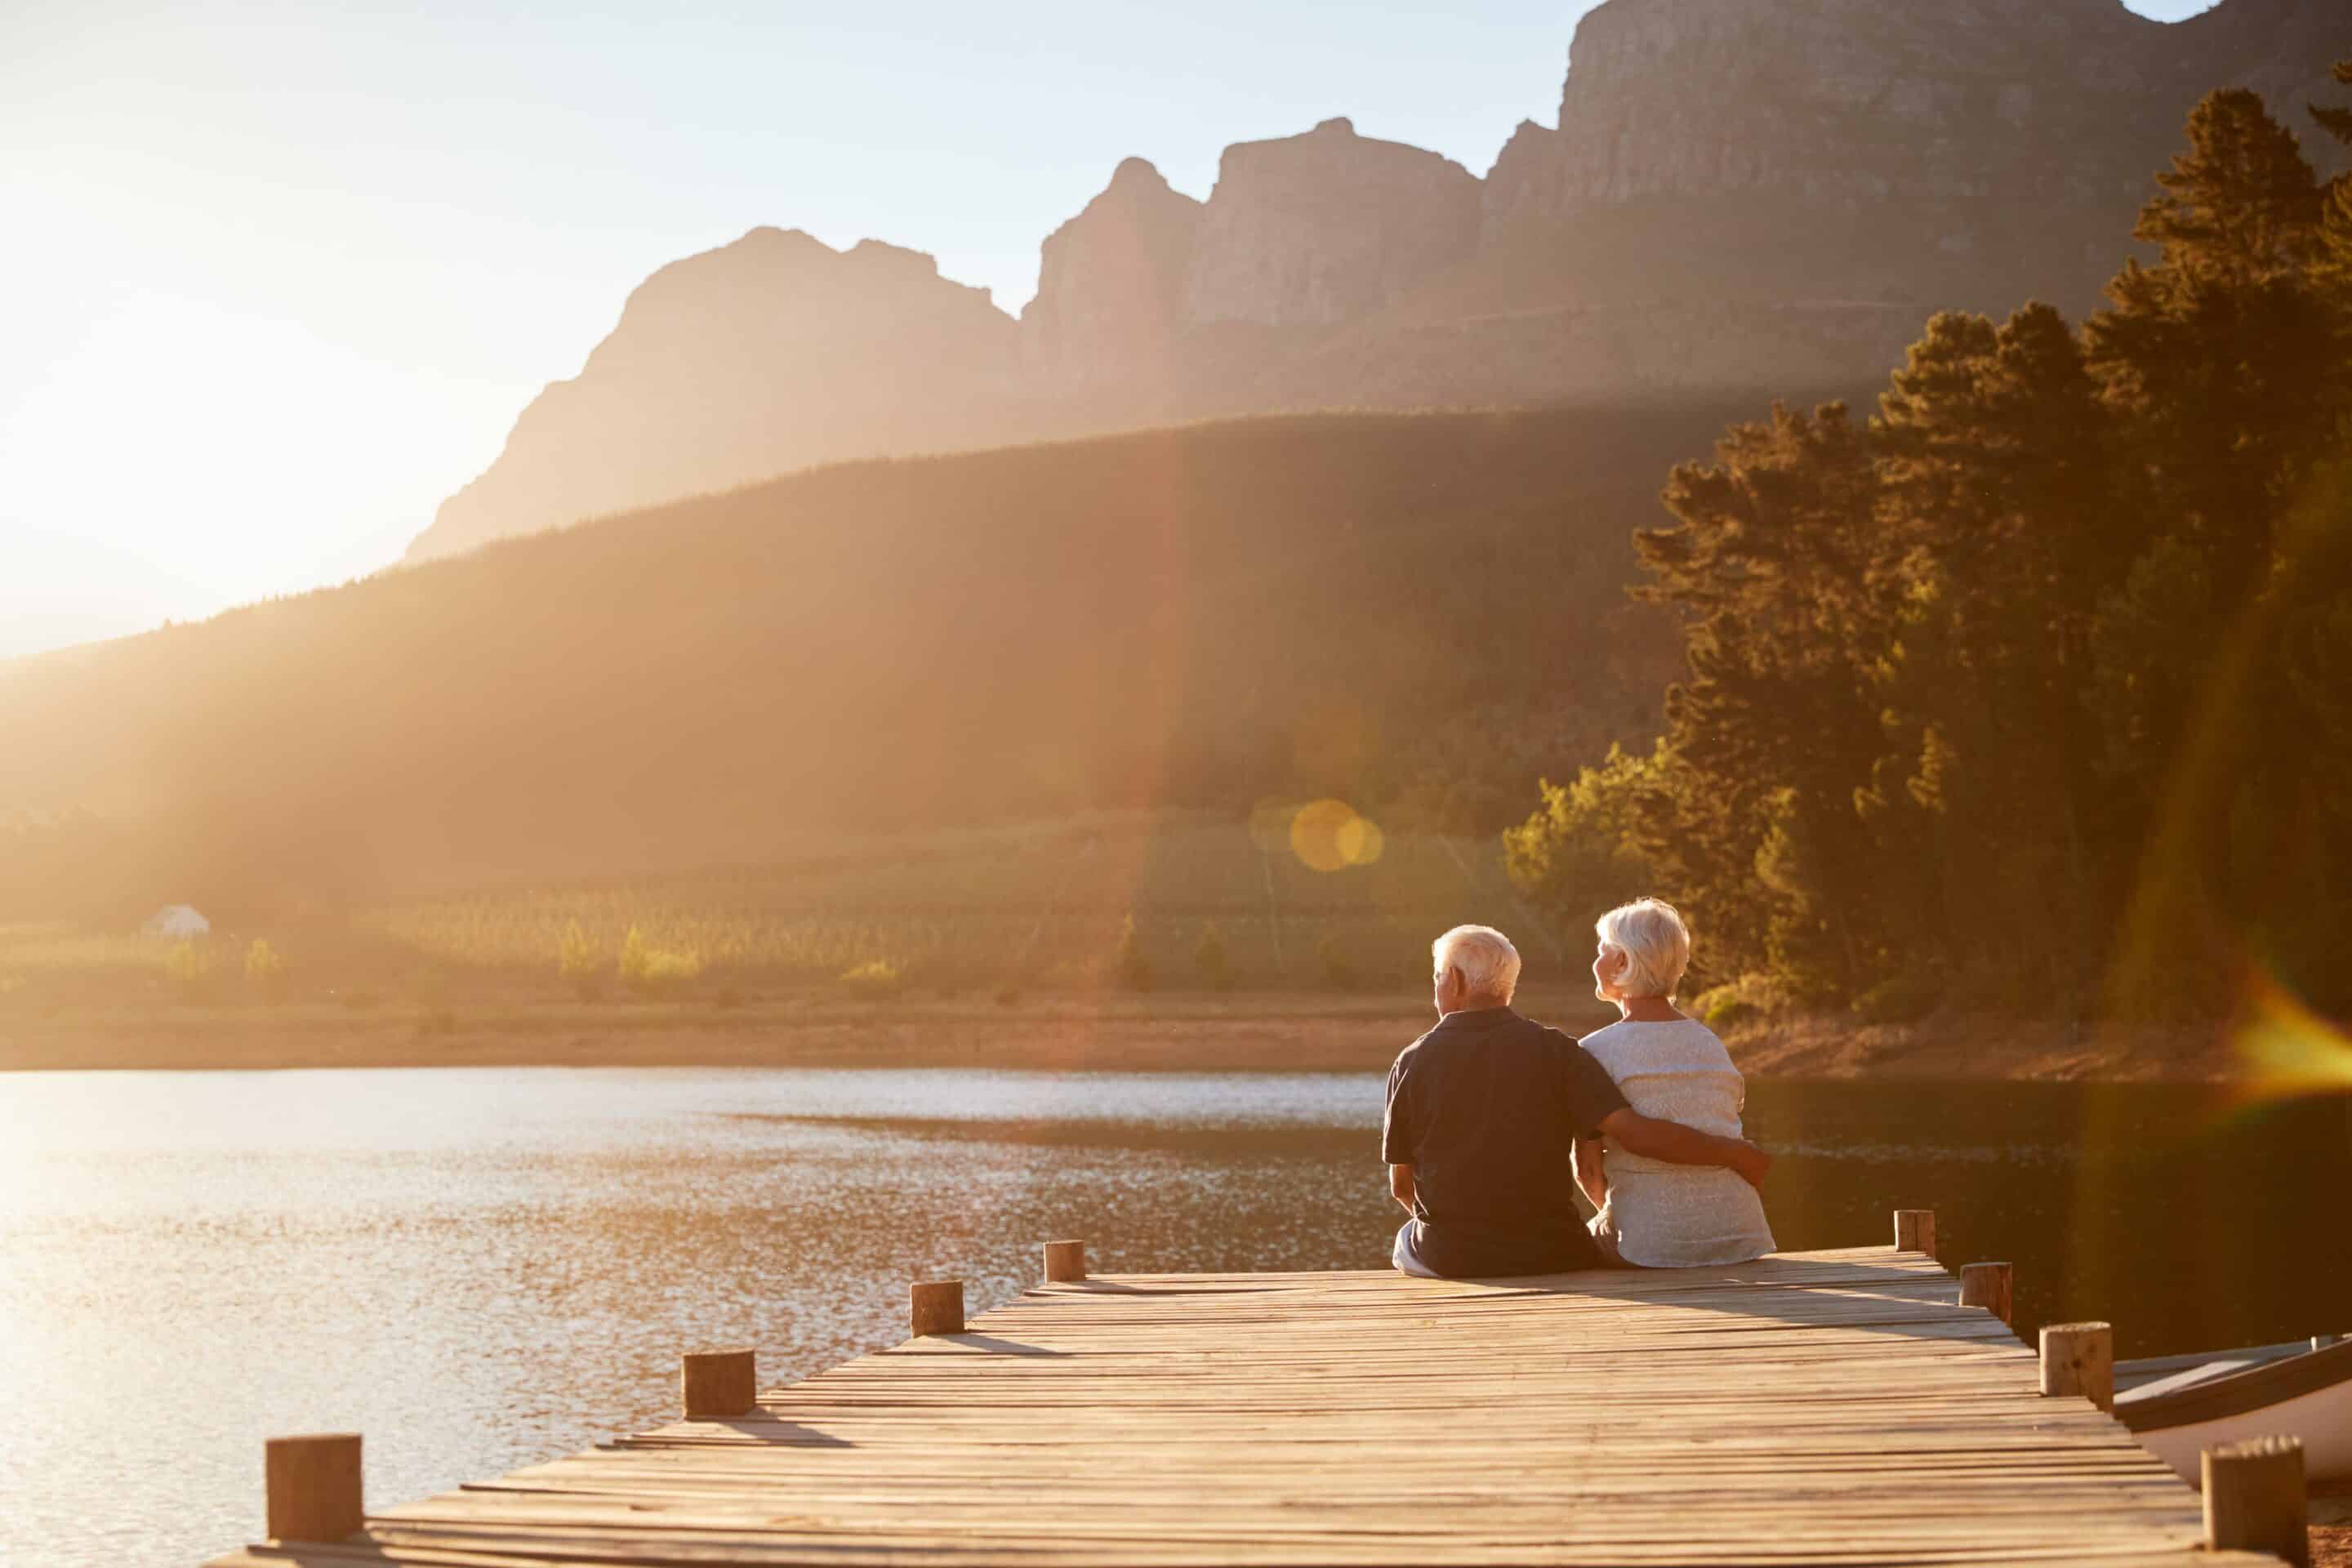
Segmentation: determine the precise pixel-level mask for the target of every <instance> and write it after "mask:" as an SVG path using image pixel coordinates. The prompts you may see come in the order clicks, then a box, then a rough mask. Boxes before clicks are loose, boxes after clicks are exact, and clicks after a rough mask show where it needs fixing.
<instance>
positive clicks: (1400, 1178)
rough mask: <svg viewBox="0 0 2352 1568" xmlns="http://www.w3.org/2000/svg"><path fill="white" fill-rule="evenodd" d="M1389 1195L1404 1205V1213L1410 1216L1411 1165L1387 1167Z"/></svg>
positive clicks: (1411, 1191)
mask: <svg viewBox="0 0 2352 1568" xmlns="http://www.w3.org/2000/svg"><path fill="white" fill-rule="evenodd" d="M1389 1195H1390V1196H1391V1197H1392V1198H1394V1199H1396V1201H1397V1202H1399V1203H1401V1204H1402V1205H1404V1212H1405V1213H1407V1214H1411V1213H1412V1196H1413V1189H1412V1166H1411V1165H1391V1166H1390V1167H1389Z"/></svg>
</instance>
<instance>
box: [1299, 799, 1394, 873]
mask: <svg viewBox="0 0 2352 1568" xmlns="http://www.w3.org/2000/svg"><path fill="white" fill-rule="evenodd" d="M1387 847H1388V840H1387V837H1386V836H1385V835H1383V834H1382V833H1381V830H1380V827H1379V826H1378V825H1377V824H1375V823H1373V822H1372V821H1371V820H1370V818H1368V817H1364V816H1359V815H1358V814H1357V811H1356V808H1355V807H1354V806H1352V805H1349V804H1348V803H1347V802H1346V801H1344V800H1318V801H1315V802H1313V803H1312V804H1310V805H1302V806H1300V807H1299V808H1298V810H1297V813H1296V814H1295V815H1293V816H1292V817H1291V819H1290V852H1291V853H1292V854H1293V855H1296V856H1297V857H1298V861H1299V864H1301V865H1303V866H1305V867H1307V868H1308V869H1309V870H1313V871H1345V870H1347V869H1348V868H1350V867H1353V866H1370V865H1371V864H1372V863H1373V862H1374V861H1376V860H1378V859H1379V858H1381V854H1382V852H1383V851H1385V850H1386V849H1387Z"/></svg>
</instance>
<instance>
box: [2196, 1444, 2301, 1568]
mask: <svg viewBox="0 0 2352 1568" xmlns="http://www.w3.org/2000/svg"><path fill="white" fill-rule="evenodd" d="M2203 1468H2204V1472H2205V1546H2206V1549H2207V1550H2208V1551H2211V1552H2269V1553H2270V1554H2271V1555H2272V1556H2273V1557H2279V1558H2284V1560H2286V1561H2287V1562H2289V1563H2293V1564H2294V1568H2311V1529H2310V1525H2309V1523H2308V1521H2307V1519H2306V1517H2305V1512H2304V1500H2303V1439H2301V1438H2300V1437H2284V1436H2282V1437H2249V1438H2247V1439H2245V1440H2244V1441H2243V1442H2240V1443H2221V1444H2218V1445H2216V1446H2215V1447H2210V1448H2208V1449H2206V1450H2205V1453H2204V1457H2203Z"/></svg>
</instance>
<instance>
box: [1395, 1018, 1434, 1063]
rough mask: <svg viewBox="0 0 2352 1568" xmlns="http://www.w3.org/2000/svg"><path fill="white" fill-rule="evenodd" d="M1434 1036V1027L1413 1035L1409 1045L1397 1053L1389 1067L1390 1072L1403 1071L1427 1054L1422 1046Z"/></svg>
mask: <svg viewBox="0 0 2352 1568" xmlns="http://www.w3.org/2000/svg"><path fill="white" fill-rule="evenodd" d="M1436 1036H1437V1031H1436V1030H1435V1029H1423V1031H1422V1032H1421V1033H1420V1035H1418V1036H1417V1037H1414V1039H1413V1041H1412V1044H1411V1045H1408V1046H1407V1047H1405V1048H1404V1049H1402V1050H1401V1051H1399V1052H1398V1053H1397V1056H1396V1062H1395V1064H1394V1065H1393V1066H1391V1068H1389V1070H1390V1071H1391V1072H1392V1073H1400V1072H1402V1071H1404V1069H1405V1068H1408V1067H1411V1066H1412V1064H1413V1063H1414V1062H1415V1061H1417V1060H1419V1059H1420V1058H1422V1057H1423V1055H1425V1054H1427V1053H1426V1052H1425V1051H1424V1049H1423V1047H1426V1046H1427V1045H1428V1044H1429V1042H1430V1041H1431V1040H1433V1039H1434V1038H1435V1037H1436Z"/></svg>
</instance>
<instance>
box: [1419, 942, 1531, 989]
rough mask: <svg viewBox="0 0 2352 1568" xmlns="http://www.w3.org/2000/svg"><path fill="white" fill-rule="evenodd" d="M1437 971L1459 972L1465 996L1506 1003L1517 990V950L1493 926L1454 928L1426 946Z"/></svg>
mask: <svg viewBox="0 0 2352 1568" xmlns="http://www.w3.org/2000/svg"><path fill="white" fill-rule="evenodd" d="M1429 956H1430V958H1431V960H1432V961H1433V963H1435V964H1436V966H1437V971H1438V973H1444V972H1445V971H1446V970H1449V969H1454V970H1459V971H1460V972H1461V973H1462V987H1463V990H1464V992H1465V994H1467V995H1471V996H1476V997H1482V998H1486V999H1490V1000H1493V1001H1496V1002H1508V1001H1509V1000H1510V999H1511V993H1513V992H1514V991H1517V989H1518V988H1519V950H1518V949H1517V948H1516V947H1513V946H1512V945H1511V939H1510V938H1509V937H1507V936H1505V935H1504V934H1503V933H1502V932H1501V931H1496V929H1495V928H1494V927H1493V926H1455V927H1454V929H1453V930H1452V931H1447V932H1446V933H1445V934H1444V936H1441V937H1439V938H1438V939H1437V940H1436V941H1435V942H1431V943H1430V944H1429Z"/></svg>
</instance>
